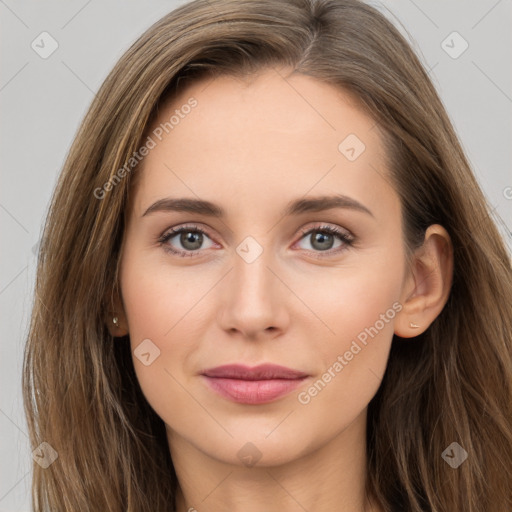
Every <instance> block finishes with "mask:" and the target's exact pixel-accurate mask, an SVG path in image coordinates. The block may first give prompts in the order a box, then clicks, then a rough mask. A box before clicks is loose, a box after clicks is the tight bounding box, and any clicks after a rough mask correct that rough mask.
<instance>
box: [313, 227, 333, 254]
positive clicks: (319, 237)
mask: <svg viewBox="0 0 512 512" xmlns="http://www.w3.org/2000/svg"><path fill="white" fill-rule="evenodd" d="M329 238H330V240H329ZM313 240H314V242H315V243H316V242H320V246H319V247H317V248H318V249H323V250H325V249H330V248H331V247H332V235H330V234H326V233H321V232H319V231H317V232H316V233H314V235H313ZM326 240H327V241H328V243H327V247H326V246H325V245H322V242H325V241H326ZM329 242H330V243H329ZM315 243H313V247H314V246H315Z"/></svg>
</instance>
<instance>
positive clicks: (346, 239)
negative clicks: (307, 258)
mask: <svg viewBox="0 0 512 512" xmlns="http://www.w3.org/2000/svg"><path fill="white" fill-rule="evenodd" d="M183 232H186V233H190V232H192V233H194V232H198V233H202V234H203V235H206V236H208V238H211V237H210V236H209V235H208V233H207V232H206V231H205V230H204V229H202V228H200V227H199V226H196V225H189V226H181V227H179V228H177V229H176V228H170V229H169V230H168V231H166V232H165V233H164V234H163V235H162V236H160V237H159V238H158V239H157V242H158V243H159V245H160V246H161V247H162V248H163V249H164V251H166V252H168V253H171V254H174V255H177V256H179V257H182V258H186V257H196V255H197V254H198V253H199V252H200V250H199V251H179V250H176V249H173V248H172V247H171V246H170V245H167V244H166V242H168V241H169V240H170V239H171V238H174V237H175V236H176V235H177V234H180V233H183ZM300 232H301V235H302V236H301V238H300V240H302V238H304V237H305V236H306V235H309V234H311V233H313V232H321V233H323V232H325V233H329V234H331V235H334V236H337V237H338V239H339V240H341V241H342V242H343V244H344V245H343V246H342V247H338V248H337V249H329V250H327V251H308V252H310V253H311V252H313V257H315V258H325V257H328V256H332V255H333V254H337V253H340V252H342V251H345V250H347V249H348V248H350V247H352V246H353V245H354V242H355V237H354V236H353V235H349V234H348V233H346V232H344V231H341V230H340V229H339V228H336V227H333V226H329V225H321V226H315V227H312V228H307V229H301V231H300ZM164 245H165V247H164Z"/></svg>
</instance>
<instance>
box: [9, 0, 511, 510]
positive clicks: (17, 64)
mask: <svg viewBox="0 0 512 512" xmlns="http://www.w3.org/2000/svg"><path fill="white" fill-rule="evenodd" d="M182 3H184V2H176V1H167V2H166V1H163V0H151V1H145V2H141V1H139V2H136V1H135V0H122V1H121V0H101V1H100V0H89V1H87V0H72V1H69V0H68V1H67V2H60V1H59V2H57V1H36V0H24V1H16V0H0V23H1V32H0V37H1V49H0V52H1V58H2V61H1V62H2V66H1V72H0V106H1V112H2V117H1V123H0V130H1V137H0V141H1V142H0V143H1V155H2V158H1V163H2V166H1V173H2V176H1V184H2V186H1V189H0V229H1V233H2V238H3V239H2V260H1V261H2V264H1V266H0V311H1V313H2V314H1V318H0V321H1V327H0V329H1V333H2V342H1V345H0V347H1V348H0V350H1V354H0V379H1V382H0V389H1V395H0V432H1V438H0V450H1V452H0V512H12V511H28V510H30V485H31V477H30V466H31V451H30V447H29V444H28V437H27V433H26V432H27V430H26V422H25V418H24V414H23V406H22V401H21V385H20V382H21V363H22V357H23V347H24V342H25V336H26V334H27V325H28V320H29V316H30V308H31V303H32V290H33V284H34V278H35V250H36V247H37V243H38V239H39V236H40V232H41V227H42V221H43V218H44V216H45V213H46V210H47V206H48V203H49V200H50V196H51V193H52V190H53V187H54V185H55V183H56V179H57V176H58V174H59V171H60V169H61V167H62V164H63V161H64V158H65V156H66V154H67V152H68V150H69V147H70V144H71V141H72V139H73V137H74V134H75V132H76V130H77V128H78V124H79V122H80V120H81V118H82V116H83V115H84V113H85V111H86V109H87V108H88V106H89V104H90V102H91V100H92V99H93V97H94V93H95V91H97V89H98V88H99V86H100V84H101V83H102V81H103V80H104V79H105V77H106V75H107V74H108V72H109V70H110V69H111V68H112V66H113V64H114V63H115V62H116V60H117V59H118V58H119V57H120V56H121V54H122V53H123V52H124V51H125V50H126V49H127V48H128V46H129V45H130V44H131V42H133V41H134V40H135V39H136V37H137V36H139V35H140V34H141V33H142V32H143V31H144V30H145V29H146V28H147V27H149V26H150V25H151V24H152V23H153V22H154V21H156V20H157V19H159V18H160V17H161V16H163V15H164V14H165V13H167V12H169V11H170V10H172V9H173V8H174V7H176V6H178V5H180V4H182ZM372 3H373V4H374V5H377V6H378V7H379V8H380V9H382V10H384V11H385V12H386V14H387V15H388V16H389V17H391V19H392V20H393V21H394V22H395V24H398V23H400V24H402V25H403V26H402V27H401V28H400V29H401V30H402V31H403V32H404V33H406V32H407V33H408V34H410V37H411V38H412V43H413V46H414V48H415V49H416V51H417V52H418V53H419V54H420V57H421V59H422V61H423V62H424V63H425V65H426V66H427V68H428V69H431V72H430V76H431V77H432V79H433V80H434V83H435V85H436V87H437V88H438V90H439V92H440V95H441V97H442V99H443V102H444V103H445V105H446V107H447V110H448V113H449V114H450V116H451V118H452V120H453V122H454V125H455V128H456V130H457V132H458V134H459V136H460V138H461V141H462V143H463V146H464V148H465V150H466V152H467V154H468V157H469V159H470V161H471V162H472V164H473V168H474V171H475V174H476V176H477V178H478V180H479V181H480V183H481V185H482V187H483V189H484V192H485V193H486V195H487V197H488V199H489V202H490V204H491V206H492V209H493V211H494V214H495V215H498V216H499V217H500V218H501V222H500V223H499V228H500V231H501V232H502V234H503V236H504V237H505V239H506V240H507V243H508V245H509V247H511V246H512V243H511V236H510V235H511V233H510V231H511V228H512V173H511V172H510V169H511V165H510V164H511V143H512V138H511V110H512V91H511V66H510V63H511V62H512V61H511V51H512V42H511V38H512V37H511V33H512V30H511V19H512V16H511V15H512V12H511V11H512V5H511V4H512V1H511V0H498V1H496V0H479V1H478V2H476V1H472V2H463V1H449V2H447V1H443V2H441V1H425V0H414V1H413V0H398V1H395V2H391V1H385V2H382V3H378V2H376V1H374V2H372ZM388 9H389V10H391V11H392V12H393V14H390V12H389V11H388ZM43 31H46V32H48V33H49V34H51V36H52V37H53V38H54V39H55V40H56V41H57V43H58V45H59V46H58V48H57V50H56V51H55V52H54V53H53V54H52V55H51V56H49V57H48V58H46V59H43V58H41V57H40V56H39V55H38V54H37V53H36V51H34V50H33V49H32V47H31V44H32V42H33V41H34V40H35V41H36V43H37V42H38V41H40V38H38V36H39V35H40V34H41V33H42V32H43ZM454 31H456V32H458V33H459V34H460V35H461V36H462V38H464V40H465V41H467V43H468V44H469V46H468V48H467V50H466V51H465V52H464V53H462V54H461V55H460V56H458V58H453V55H456V54H457V53H459V52H460V50H461V49H462V48H463V46H462V45H463V44H464V43H463V41H462V40H460V39H458V38H457V36H455V37H453V36H450V37H448V36H449V35H450V34H451V33H452V32H454ZM408 37H409V36H408ZM447 37H448V39H447ZM443 41H445V43H444V44H443V46H444V48H445V49H447V50H448V51H449V52H451V53H452V56H450V55H449V54H448V53H447V52H446V51H445V49H443V46H442V42H443ZM39 44H40V45H41V43H39ZM45 47H46V48H48V45H47V44H46V43H45ZM498 221H499V219H498ZM507 226H508V227H507Z"/></svg>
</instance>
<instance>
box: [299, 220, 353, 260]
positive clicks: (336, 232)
mask: <svg viewBox="0 0 512 512" xmlns="http://www.w3.org/2000/svg"><path fill="white" fill-rule="evenodd" d="M301 233H302V235H303V237H302V238H301V240H307V241H309V245H310V247H311V249H310V248H306V250H308V251H313V252H314V253H317V254H315V257H317V258H323V257H324V256H331V255H332V254H335V253H339V252H342V251H344V250H346V249H347V248H348V247H350V246H352V245H353V243H354V236H353V235H351V234H350V233H349V232H348V231H344V230H342V229H340V228H338V227H335V226H328V225H322V226H316V227H313V228H311V229H307V230H302V231H301ZM336 239H337V240H338V244H337V245H335V244H336ZM318 253H320V254H318ZM322 253H325V254H322Z"/></svg>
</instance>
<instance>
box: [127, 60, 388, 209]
mask: <svg viewBox="0 0 512 512" xmlns="http://www.w3.org/2000/svg"><path fill="white" fill-rule="evenodd" d="M148 133H149V136H150V137H151V139H152V140H153V142H154V147H153V149H151V150H150V152H149V154H148V155H147V156H146V157H145V158H144V161H143V165H142V167H141V169H140V170H138V171H137V172H138V173H141V174H140V176H138V178H139V179H138V183H137V192H136V194H135V203H134V208H135V210H136V211H137V212H139V213H140V212H141V211H142V209H143V208H144V206H146V207H147V203H148V201H151V200H156V199H158V198H160V197H162V196H163V195H176V196H178V195H179V196H183V195H188V196H191V195H196V196H201V197H202V198H204V199H210V198H213V197H219V195H221V196H222V197H223V198H224V199H225V200H230V201H232V202H233V204H235V203H237V204H239V205H243V204H245V205H246V206H249V205H251V204H252V205H253V206H255V207H257V206H258V205H259V207H261V205H262V204H264V205H265V206H267V205H270V204H271V203H272V201H277V202H279V204H282V203H283V202H285V201H286V200H287V198H286V197H285V196H286V195H288V194H284V195H283V192H284V191H289V192H290V193H289V195H290V197H292V196H294V197H295V196H301V195H304V194H306V193H307V192H308V191H309V190H311V192H312V193H318V194H323V193H328V192H333V191H335V192H340V193H345V192H347V191H350V192H351V193H352V194H353V195H354V196H359V197H360V198H361V200H362V199H363V198H364V197H366V199H367V200H370V201H371V200H372V195H373V196H374V195H376V194H378V193H379V191H380V192H381V193H382V187H383V186H384V185H386V184H388V182H389V180H388V178H387V174H388V173H387V171H386V169H385V164H384V162H385V160H386V159H385V154H384V149H383V145H382V141H381V138H380V135H379V131H378V129H377V128H376V123H375V122H374V121H373V120H372V119H371V118H370V117H369V116H367V115H366V114H364V113H363V112H362V111H361V109H360V108H359V107H358V105H357V101H356V100H355V98H354V97H353V96H351V95H350V94H348V93H347V92H345V91H343V90H342V89H339V88H337V87H335V86H333V85H331V84H327V83H323V82H321V81H319V80H317V79H315V78H312V77H308V76H305V75H301V74H290V72H287V71H286V70H283V69H268V70H264V71H261V72H259V73H258V74H256V75H251V76H249V77H245V78H239V77H232V76H219V77H217V78H214V79H213V78H205V79H201V80H197V81H195V82H193V83H192V84H190V85H188V86H187V87H186V88H185V89H183V90H182V91H181V92H180V93H179V94H176V95H174V96H173V97H172V99H171V100H169V101H167V102H166V103H165V104H164V105H163V107H162V108H161V109H160V110H159V115H158V117H157V118H156V121H155V122H154V123H153V125H152V127H151V129H150V131H149V132H148ZM388 186H389V185H388Z"/></svg>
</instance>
